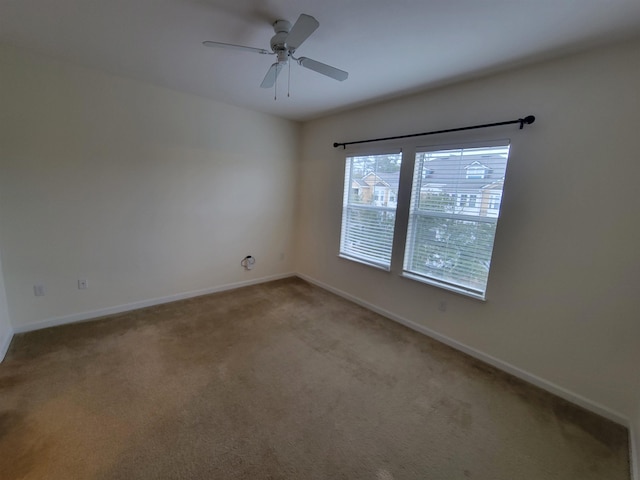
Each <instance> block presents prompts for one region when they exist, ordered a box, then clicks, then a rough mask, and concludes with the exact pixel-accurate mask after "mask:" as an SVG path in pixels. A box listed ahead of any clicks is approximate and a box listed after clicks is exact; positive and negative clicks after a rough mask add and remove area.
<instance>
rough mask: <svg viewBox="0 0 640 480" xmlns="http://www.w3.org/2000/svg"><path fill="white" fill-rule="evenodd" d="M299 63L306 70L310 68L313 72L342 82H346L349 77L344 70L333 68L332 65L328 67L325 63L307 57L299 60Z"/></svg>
mask: <svg viewBox="0 0 640 480" xmlns="http://www.w3.org/2000/svg"><path fill="white" fill-rule="evenodd" d="M298 63H299V64H300V65H302V66H303V67H304V68H308V69H309V70H313V71H314V72H318V73H321V74H322V75H326V76H327V77H331V78H333V79H335V80H338V81H340V82H342V81H344V80H346V79H347V77H349V74H348V73H347V72H345V71H344V70H340V69H338V68H335V67H332V66H331V65H327V64H325V63H322V62H318V61H316V60H312V59H310V58H307V57H300V58H299V59H298Z"/></svg>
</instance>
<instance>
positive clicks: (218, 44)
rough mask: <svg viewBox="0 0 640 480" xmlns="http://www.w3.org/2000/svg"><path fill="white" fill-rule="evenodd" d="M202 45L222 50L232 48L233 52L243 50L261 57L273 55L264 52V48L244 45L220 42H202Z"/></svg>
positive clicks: (267, 51)
mask: <svg viewBox="0 0 640 480" xmlns="http://www.w3.org/2000/svg"><path fill="white" fill-rule="evenodd" d="M202 44H203V45H204V46H206V47H222V48H233V49H235V50H244V51H247V52H256V53H261V54H263V55H273V52H270V51H269V50H265V49H264V48H254V47H245V46H244V45H234V44H233V43H222V42H210V41H206V42H202Z"/></svg>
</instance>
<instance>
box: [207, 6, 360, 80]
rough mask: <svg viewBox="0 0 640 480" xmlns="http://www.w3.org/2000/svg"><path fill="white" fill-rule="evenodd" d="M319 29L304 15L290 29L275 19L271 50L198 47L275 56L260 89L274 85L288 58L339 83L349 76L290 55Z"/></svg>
mask: <svg viewBox="0 0 640 480" xmlns="http://www.w3.org/2000/svg"><path fill="white" fill-rule="evenodd" d="M319 26H320V23H319V22H318V21H317V20H316V19H315V18H313V17H312V16H311V15H306V14H304V13H303V14H302V15H300V16H299V17H298V20H296V23H294V24H293V27H292V26H291V23H290V22H288V21H286V20H276V21H275V22H273V30H274V31H275V33H276V34H275V35H274V36H273V37H272V38H271V51H269V50H266V49H264V48H254V47H245V46H244V45H234V44H231V43H222V42H211V41H206V42H202V44H203V45H206V46H207V47H222V48H232V49H236V50H244V51H248V52H255V53H259V54H262V55H276V58H277V61H276V62H275V63H274V64H273V65H271V67H270V68H269V71H268V72H267V74H266V75H265V77H264V80H262V83H261V84H260V86H261V87H262V88H271V87H273V86H274V85H275V83H276V79H277V78H278V75H279V74H280V72H281V71H282V69H283V68H284V67H285V65H287V64H289V59H290V58H291V59H292V60H295V61H296V62H297V63H298V65H301V66H303V67H305V68H308V69H309V70H313V71H314V72H318V73H321V74H322V75H326V76H327V77H330V78H333V79H335V80H338V81H340V82H342V81H343V80H346V79H347V77H348V76H349V74H348V73H347V72H345V71H344V70H340V69H338V68H335V67H332V66H330V65H327V64H325V63H322V62H318V61H317V60H312V59H311V58H307V57H300V58H296V57H294V56H293V54H294V52H295V51H296V50H297V49H298V48H299V47H300V45H302V43H303V42H304V41H305V40H306V39H307V38H309V36H310V35H311V34H312V33H313V32H315V30H316V29H317V28H318V27H319Z"/></svg>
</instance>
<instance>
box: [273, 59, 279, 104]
mask: <svg viewBox="0 0 640 480" xmlns="http://www.w3.org/2000/svg"><path fill="white" fill-rule="evenodd" d="M273 100H274V101H276V100H278V67H277V66H276V78H275V80H274V81H273Z"/></svg>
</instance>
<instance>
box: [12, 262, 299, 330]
mask: <svg viewBox="0 0 640 480" xmlns="http://www.w3.org/2000/svg"><path fill="white" fill-rule="evenodd" d="M293 276H295V273H283V274H278V275H270V276H267V277H261V278H257V279H253V280H247V281H244V282H236V283H228V284H226V285H220V286H217V287H211V288H205V289H202V290H193V291H190V292H182V293H177V294H174V295H167V296H166V297H158V298H151V299H148V300H141V301H138V302H132V303H127V304H124V305H117V306H115V307H107V308H101V309H98V310H91V311H87V312H80V313H74V314H72V315H65V316H62V317H54V318H47V319H44V320H40V321H38V322H34V323H29V324H27V325H20V326H18V327H16V328H14V333H25V332H32V331H34V330H41V329H43V328H49V327H57V326H58V325H66V324H68V323H75V322H81V321H84V320H90V319H92V318H99V317H104V316H105V315H113V314H115V313H122V312H128V311H130V310H137V309H139V308H145V307H152V306H154V305H160V304H163V303H169V302H175V301H177V300H184V299H187V298H193V297H199V296H201V295H209V294H211V293H217V292H223V291H225V290H233V289H235V288H241V287H248V286H250V285H256V284H259V283H265V282H271V281H273V280H280V279H282V278H288V277H293Z"/></svg>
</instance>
